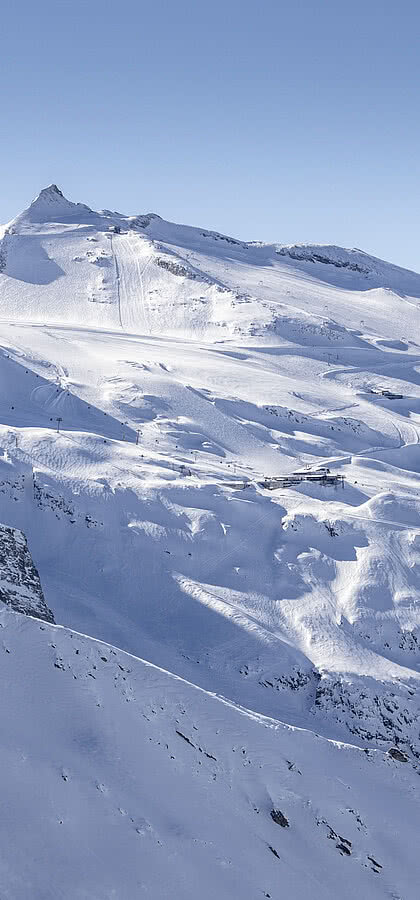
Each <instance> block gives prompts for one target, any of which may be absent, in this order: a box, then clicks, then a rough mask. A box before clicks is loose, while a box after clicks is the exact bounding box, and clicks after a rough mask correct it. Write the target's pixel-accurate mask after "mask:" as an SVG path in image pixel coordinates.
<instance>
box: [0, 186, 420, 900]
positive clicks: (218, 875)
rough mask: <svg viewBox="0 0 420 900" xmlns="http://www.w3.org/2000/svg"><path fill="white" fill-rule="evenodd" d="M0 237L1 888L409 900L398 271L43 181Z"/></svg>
mask: <svg viewBox="0 0 420 900" xmlns="http://www.w3.org/2000/svg"><path fill="white" fill-rule="evenodd" d="M0 239H1V240H0V423H1V424H0V522H1V523H4V524H5V525H6V526H9V527H10V528H16V529H20V530H21V531H22V532H23V533H24V534H25V536H26V538H27V541H28V547H29V550H30V552H31V555H32V558H33V560H34V563H35V565H36V568H37V570H38V572H39V575H40V579H41V583H42V587H43V591H44V595H45V602H46V604H47V607H48V609H49V610H51V611H52V613H53V615H54V619H55V622H56V623H57V624H56V625H54V624H50V623H49V622H46V621H40V620H38V619H36V618H31V617H30V616H23V615H19V614H18V613H15V612H13V611H11V610H10V609H6V608H5V607H4V608H3V607H2V612H1V626H2V627H1V629H0V666H1V667H2V672H1V674H2V683H3V691H2V704H3V710H2V713H3V715H2V721H3V729H2V741H1V744H0V759H1V769H0V771H1V773H2V774H1V776H0V778H1V785H2V797H3V810H4V813H3V816H2V817H1V824H0V835H1V846H2V851H1V854H0V894H1V896H2V897H3V896H4V897H5V898H11V900H32V898H40V900H41V898H42V900H57V898H60V900H61V898H65V900H87V898H89V900H108V898H109V900H110V898H113V900H114V898H118V900H137V898H139V897H145V898H146V897H150V898H153V900H190V898H191V900H193V898H194V900H196V898H197V896H200V897H202V898H203V900H207V898H208V900H210V898H211V900H214V898H215V897H218V898H226V900H227V898H233V897H241V898H242V900H254V898H256V900H257V898H259V897H270V898H273V900H281V898H283V897H286V896H287V897H288V898H290V900H303V898H304V897H305V898H306V897H308V896H310V897H317V898H318V897H319V898H322V900H324V898H325V900H330V898H331V900H333V898H337V897H338V896H339V897H340V898H341V897H342V898H346V900H347V898H348V900H353V898H354V897H356V896H360V897H363V898H365V897H366V898H369V900H370V898H392V900H417V897H418V883H419V877H420V864H419V861H418V850H417V845H418V802H419V792H420V779H419V773H420V768H419V764H420V701H419V691H418V688H419V684H418V682H419V679H420V668H419V663H420V629H419V624H420V613H419V610H420V605H419V600H420V594H419V587H420V498H419V483H420V448H419V446H418V443H419V433H420V316H419V307H420V275H417V274H416V273H413V272H408V271H406V270H404V269H401V268H398V267H397V266H395V265H391V264H388V263H385V262H383V261H381V260H379V259H376V258H374V257H372V256H369V255H368V254H366V253H363V252H362V251H359V250H344V249H341V248H339V247H335V246H316V245H307V244H306V245H293V246H290V245H279V244H272V245H267V244H261V243H257V242H254V241H253V242H249V243H246V242H243V241H237V240H235V239H233V238H229V237H226V236H225V235H222V234H219V233H217V232H211V231H208V230H206V229H204V228H191V227H186V226H180V225H174V224H171V223H168V222H166V221H164V220H163V219H161V218H160V217H159V216H157V215H155V214H141V215H137V216H124V215H121V214H119V213H114V212H111V211H109V210H104V211H101V212H94V211H92V210H91V209H90V208H89V207H87V206H85V205H83V204H75V203H71V202H70V201H68V200H66V198H65V197H64V196H63V194H62V193H61V191H59V189H58V188H57V187H56V186H55V185H51V186H50V187H49V188H46V189H44V190H43V191H41V194H40V195H39V196H38V197H37V198H36V200H35V201H34V202H33V203H32V204H31V205H30V207H29V208H28V209H27V210H26V211H25V212H23V213H22V214H21V215H19V216H17V217H16V218H15V219H14V220H13V221H12V222H11V223H9V224H8V225H6V226H4V227H3V229H2V230H1V232H0ZM292 473H298V474H297V475H296V474H294V475H293V476H292ZM323 473H324V475H325V473H326V475H327V476H328V477H324V476H323ZM284 476H289V478H288V479H285V478H284ZM334 476H340V478H339V479H335V478H334ZM290 482H292V483H290ZM3 609H4V611H3ZM36 614H37V613H36V611H35V610H34V615H36ZM280 813H281V816H280V815H279V814H280ZM283 819H284V821H283Z"/></svg>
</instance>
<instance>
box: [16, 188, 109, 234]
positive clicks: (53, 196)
mask: <svg viewBox="0 0 420 900" xmlns="http://www.w3.org/2000/svg"><path fill="white" fill-rule="evenodd" d="M92 215H93V212H92V210H91V209H90V207H89V206H86V205H85V204H84V203H73V202H72V201H71V200H67V197H65V196H64V194H63V192H62V191H61V190H60V188H59V187H57V185H56V184H49V185H48V186H47V187H45V188H43V189H42V190H41V191H40V193H39V194H38V196H37V197H35V199H34V200H33V201H32V203H31V205H30V206H29V207H28V209H26V210H24V212H23V213H21V215H20V216H17V217H16V219H14V220H13V224H20V223H24V222H31V223H45V222H78V221H80V222H83V221H85V220H86V217H88V218H89V217H91V216H92Z"/></svg>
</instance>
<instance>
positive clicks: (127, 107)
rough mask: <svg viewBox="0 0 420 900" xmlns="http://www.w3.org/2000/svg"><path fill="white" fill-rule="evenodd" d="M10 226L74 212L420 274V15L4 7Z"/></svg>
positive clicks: (302, 4)
mask: <svg viewBox="0 0 420 900" xmlns="http://www.w3.org/2000/svg"><path fill="white" fill-rule="evenodd" d="M1 30H2V41H1V53H0V72H1V81H0V88H1V105H0V184H1V190H0V221H3V222H5V221H8V220H9V219H10V218H12V216H14V215H15V214H17V213H18V212H20V211H21V210H22V209H23V208H24V207H25V206H27V205H28V204H29V202H30V201H31V199H32V198H33V197H34V195H35V194H37V193H38V192H39V190H40V189H41V188H42V187H44V186H46V185H47V184H49V183H50V182H56V183H57V184H58V186H59V187H60V188H61V189H62V190H63V192H64V193H65V194H66V196H67V197H69V199H72V200H78V201H81V202H84V203H87V204H89V205H90V206H93V207H96V208H99V207H107V208H111V209H117V210H120V211H122V212H126V213H133V214H134V213H140V212H149V211H153V212H157V213H159V214H160V215H162V216H164V217H165V218H168V219H171V220H173V221H178V222H184V223H187V224H191V225H192V224H197V225H203V226H207V227H209V228H215V229H218V230H220V231H224V232H227V233H230V234H233V235H236V236H238V237H240V238H243V239H249V240H251V239H256V240H258V239H259V240H278V241H281V242H284V243H289V242H293V241H313V242H320V243H328V242H331V243H337V244H340V245H344V246H349V247H353V246H356V247H360V248H361V249H364V250H367V251H369V252H371V253H374V254H376V255H378V256H382V257H383V258H385V259H389V260H391V261H393V262H396V263H399V264H401V265H406V266H408V267H411V268H414V269H417V270H418V271H419V270H420V243H419V228H418V225H419V190H418V187H419V175H420V154H419V145H420V115H419V112H420V110H419V96H420V95H419V87H420V77H419V76H420V54H419V39H420V5H419V3H418V0H400V2H395V0H363V2H361V0H352V2H344V0H287V2H284V0H252V2H250V0H167V2H164V0H123V2H120V0H85V2H82V0H36V2H35V0H19V2H18V3H16V2H14V0H4V3H3V4H2V13H1Z"/></svg>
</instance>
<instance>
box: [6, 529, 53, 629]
mask: <svg viewBox="0 0 420 900" xmlns="http://www.w3.org/2000/svg"><path fill="white" fill-rule="evenodd" d="M0 601H1V602H2V603H5V604H6V606H9V607H10V608H11V609H13V610H15V612H19V613H24V615H26V616H35V617H36V618H37V619H45V621H46V622H54V616H53V614H52V612H51V610H50V609H49V608H48V606H47V604H46V603H45V600H44V594H43V591H42V587H41V581H40V578H39V575H38V572H37V570H36V568H35V566H34V563H33V560H32V557H31V554H30V553H29V550H28V544H27V541H26V538H25V535H24V534H22V532H21V531H18V530H17V529H16V528H9V527H8V526H7V525H0Z"/></svg>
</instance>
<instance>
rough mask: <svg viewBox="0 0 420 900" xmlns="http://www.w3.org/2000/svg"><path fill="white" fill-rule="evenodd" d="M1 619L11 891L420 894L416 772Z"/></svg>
mask: <svg viewBox="0 0 420 900" xmlns="http://www.w3.org/2000/svg"><path fill="white" fill-rule="evenodd" d="M0 625H1V629H0V633H1V647H0V667H1V676H2V681H3V683H4V682H5V681H6V682H7V685H8V690H7V693H2V701H1V703H2V713H3V716H5V717H7V722H8V728H7V730H6V731H5V733H4V735H3V739H2V746H1V751H0V752H1V756H0V758H1V763H2V764H1V767H0V773H1V774H0V784H1V793H2V798H3V804H4V808H5V810H7V811H8V815H7V817H6V816H4V815H3V816H2V817H1V825H0V833H1V846H2V853H1V870H0V877H1V884H2V894H3V896H4V897H13V898H14V900H28V898H29V897H42V898H43V900H56V898H57V897H66V898H67V897H69V898H70V897H71V898H74V900H79V898H83V900H84V898H89V900H108V898H114V897H118V898H119V900H132V898H134V897H143V896H144V897H153V898H162V900H169V898H172V897H182V898H183V900H189V898H191V900H193V898H196V897H197V892H198V891H199V893H200V896H201V897H203V900H213V898H214V897H219V898H221V900H222V898H223V900H224V898H226V900H230V898H232V897H243V898H244V900H253V898H256V897H257V898H258V897H261V898H263V897H266V898H267V897H271V898H280V897H284V896H289V897H307V896H313V897H315V896H316V897H322V898H325V900H333V898H335V897H337V884H338V883H339V884H340V897H342V898H343V900H353V898H354V897H355V896H356V895H358V896H362V897H369V898H372V900H376V898H378V900H379V898H382V897H404V898H405V900H415V898H416V897H417V885H416V884H415V882H414V881H413V859H414V858H415V856H416V855H417V843H418V842H417V820H418V803H419V799H420V798H419V789H420V788H419V784H418V781H419V779H418V776H417V772H416V771H415V769H414V768H413V766H412V765H411V764H403V763H401V762H399V761H398V760H395V759H393V758H392V757H391V756H386V755H384V754H383V753H381V752H380V751H372V752H370V753H368V754H365V753H363V752H362V751H360V750H357V749H356V748H354V747H352V746H350V745H348V744H337V743H333V742H331V741H325V740H323V739H320V738H318V737H317V736H316V735H315V734H312V733H311V732H310V731H297V730H295V729H293V728H290V727H288V726H287V725H283V724H281V723H279V722H277V721H274V720H272V719H266V718H263V717H262V716H260V715H258V714H257V713H251V712H249V711H248V710H245V709H242V708H239V707H236V706H235V705H233V704H231V703H229V702H228V701H226V700H223V699H221V698H220V697H217V696H215V695H214V694H209V693H206V692H203V691H201V690H199V689H198V688H196V687H195V686H194V685H192V684H189V683H188V682H186V681H183V680H181V679H179V678H176V677H174V676H173V675H170V674H169V673H168V672H165V671H164V670H162V669H157V668H155V667H154V666H151V665H150V664H149V663H145V662H143V661H142V660H139V659H137V658H135V657H132V656H129V655H127V654H125V653H122V652H121V651H120V650H116V649H115V648H113V647H112V646H110V645H109V644H101V643H98V642H96V641H93V640H91V639H89V638H86V637H84V636H83V635H80V634H78V633H76V632H73V631H69V630H67V629H62V628H57V627H54V626H49V625H44V624H40V623H39V622H38V621H36V620H34V619H28V618H25V617H19V616H17V615H16V614H14V613H9V614H5V613H0ZM272 812H273V813H276V812H277V813H281V814H282V816H284V820H283V819H280V821H281V822H283V825H281V824H278V823H277V822H275V821H274V820H273V818H272V815H271V813H272ZM277 818H278V819H279V818H280V817H279V816H278V815H277Z"/></svg>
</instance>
